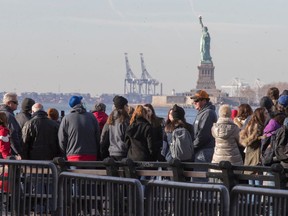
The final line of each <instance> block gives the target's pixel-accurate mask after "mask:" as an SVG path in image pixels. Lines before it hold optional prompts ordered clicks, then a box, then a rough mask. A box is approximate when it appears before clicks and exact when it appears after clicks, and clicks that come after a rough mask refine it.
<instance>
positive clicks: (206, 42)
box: [199, 16, 212, 63]
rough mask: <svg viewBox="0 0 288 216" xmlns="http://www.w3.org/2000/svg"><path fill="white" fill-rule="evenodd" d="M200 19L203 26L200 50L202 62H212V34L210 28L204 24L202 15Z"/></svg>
mask: <svg viewBox="0 0 288 216" xmlns="http://www.w3.org/2000/svg"><path fill="white" fill-rule="evenodd" d="M199 21H200V24H201V27H202V36H201V41H200V52H201V62H204V63H205V62H208V63H211V62H212V57H211V55H210V40H211V38H210V34H209V32H208V28H207V27H206V26H204V25H203V22H202V17H201V16H199Z"/></svg>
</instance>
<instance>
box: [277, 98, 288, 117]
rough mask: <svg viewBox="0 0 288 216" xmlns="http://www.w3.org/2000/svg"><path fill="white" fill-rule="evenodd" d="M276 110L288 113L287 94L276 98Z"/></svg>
mask: <svg viewBox="0 0 288 216" xmlns="http://www.w3.org/2000/svg"><path fill="white" fill-rule="evenodd" d="M276 106H277V111H278V112H283V113H285V114H286V115H288V95H282V96H280V97H279V98H278V103H277V105H276Z"/></svg>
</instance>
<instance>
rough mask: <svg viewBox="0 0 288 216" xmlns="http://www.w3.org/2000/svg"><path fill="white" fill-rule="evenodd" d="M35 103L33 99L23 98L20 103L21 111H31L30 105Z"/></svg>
mask: <svg viewBox="0 0 288 216" xmlns="http://www.w3.org/2000/svg"><path fill="white" fill-rule="evenodd" d="M34 104H35V101H34V100H33V99H31V98H24V99H23V101H22V104H21V109H22V110H23V111H26V112H28V111H31V110H32V106H33V105H34Z"/></svg>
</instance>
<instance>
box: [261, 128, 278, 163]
mask: <svg viewBox="0 0 288 216" xmlns="http://www.w3.org/2000/svg"><path fill="white" fill-rule="evenodd" d="M275 142H276V134H272V135H271V136H270V137H267V138H265V139H264V140H263V142H262V145H261V152H262V154H261V163H262V165H264V166H271V165H272V164H273V157H275Z"/></svg>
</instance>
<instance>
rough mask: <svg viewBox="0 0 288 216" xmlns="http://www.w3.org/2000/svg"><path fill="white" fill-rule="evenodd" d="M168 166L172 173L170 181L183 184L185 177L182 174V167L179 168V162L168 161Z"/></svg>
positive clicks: (175, 160) (174, 160) (176, 160)
mask: <svg viewBox="0 0 288 216" xmlns="http://www.w3.org/2000/svg"><path fill="white" fill-rule="evenodd" d="M169 165H170V167H171V169H172V172H173V177H172V180H173V181H180V182H184V181H185V177H184V174H183V172H184V170H183V167H182V166H181V165H182V164H181V161H180V160H178V159H172V160H170V161H169Z"/></svg>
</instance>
